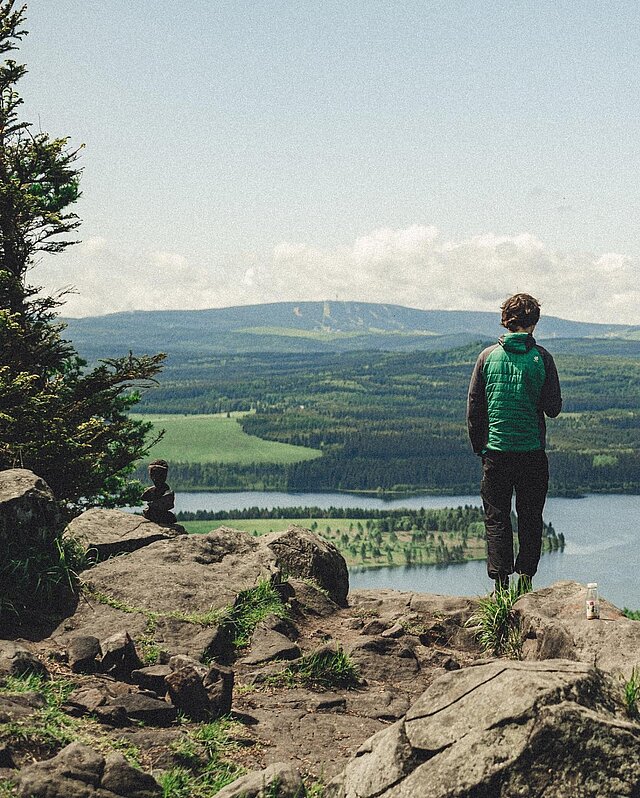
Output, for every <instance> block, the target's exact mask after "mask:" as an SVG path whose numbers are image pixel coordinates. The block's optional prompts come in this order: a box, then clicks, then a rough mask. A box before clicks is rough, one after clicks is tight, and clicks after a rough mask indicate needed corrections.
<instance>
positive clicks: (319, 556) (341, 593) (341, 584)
mask: <svg viewBox="0 0 640 798" xmlns="http://www.w3.org/2000/svg"><path fill="white" fill-rule="evenodd" d="M263 541H264V545H266V546H267V547H268V548H269V549H270V550H271V551H272V552H273V553H274V554H275V556H276V560H277V562H278V565H279V567H280V568H281V569H282V570H283V571H284V572H285V573H286V574H287V575H289V576H294V577H298V578H302V579H304V578H308V579H313V580H314V581H315V582H317V584H318V585H320V587H321V588H322V589H323V590H326V591H327V593H328V594H329V596H331V598H332V599H333V601H335V602H336V604H338V605H339V606H341V607H344V606H346V603H347V593H348V592H349V571H348V570H347V564H346V562H345V560H344V557H343V556H342V555H341V554H340V552H339V551H338V549H337V548H336V547H335V546H334V545H333V544H332V543H329V542H328V541H326V540H323V539H322V538H320V537H318V535H314V534H313V532H310V531H309V530H308V529H304V528H303V527H299V526H290V527H289V529H287V530H286V532H274V533H272V534H270V535H266V536H265V537H264V538H263Z"/></svg>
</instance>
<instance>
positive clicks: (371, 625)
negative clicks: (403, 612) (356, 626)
mask: <svg viewBox="0 0 640 798" xmlns="http://www.w3.org/2000/svg"><path fill="white" fill-rule="evenodd" d="M387 627H388V624H387V623H386V621H383V620H381V619H380V618H372V619H371V620H370V621H367V622H366V623H365V625H364V626H363V627H362V634H363V635H368V636H372V635H379V634H382V633H383V632H386V631H387Z"/></svg>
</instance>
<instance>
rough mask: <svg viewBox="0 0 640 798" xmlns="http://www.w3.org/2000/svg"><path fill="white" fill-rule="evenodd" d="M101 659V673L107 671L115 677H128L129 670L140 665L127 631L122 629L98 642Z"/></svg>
mask: <svg viewBox="0 0 640 798" xmlns="http://www.w3.org/2000/svg"><path fill="white" fill-rule="evenodd" d="M100 650H101V652H102V661H101V663H100V667H101V670H102V672H103V673H109V674H111V675H112V676H115V677H117V678H124V679H126V678H129V677H130V676H131V671H134V670H136V668H140V667H142V662H141V661H140V658H139V657H138V653H137V651H136V647H135V645H134V642H133V640H132V639H131V636H130V635H129V632H127V631H125V630H123V631H120V632H116V633H115V634H114V635H111V637H108V638H107V639H106V640H103V641H102V642H101V643H100Z"/></svg>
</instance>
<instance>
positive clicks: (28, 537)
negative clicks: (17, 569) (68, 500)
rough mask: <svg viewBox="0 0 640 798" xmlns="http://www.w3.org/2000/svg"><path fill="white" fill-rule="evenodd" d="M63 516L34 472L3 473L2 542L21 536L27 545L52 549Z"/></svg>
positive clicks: (0, 494)
mask: <svg viewBox="0 0 640 798" xmlns="http://www.w3.org/2000/svg"><path fill="white" fill-rule="evenodd" d="M59 522H60V515H59V511H58V507H57V505H56V502H55V498H54V495H53V493H52V492H51V489H50V488H49V486H48V485H47V483H46V482H45V481H44V480H43V479H41V478H40V477H38V476H36V475H35V474H34V473H33V472H32V471H27V470H26V469H24V468H11V469H8V470H7V471H0V540H2V539H5V540H8V539H11V538H13V537H16V536H20V539H21V541H23V542H24V543H25V545H26V544H28V543H30V542H32V543H35V544H37V545H43V546H47V545H51V544H52V543H53V541H54V539H55V537H56V535H57V533H58V524H59Z"/></svg>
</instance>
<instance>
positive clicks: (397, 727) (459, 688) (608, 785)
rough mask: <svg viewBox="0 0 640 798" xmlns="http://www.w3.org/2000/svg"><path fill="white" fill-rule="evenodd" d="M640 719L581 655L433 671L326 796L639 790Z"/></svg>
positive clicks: (556, 795) (461, 797) (603, 796)
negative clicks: (417, 696)
mask: <svg viewBox="0 0 640 798" xmlns="http://www.w3.org/2000/svg"><path fill="white" fill-rule="evenodd" d="M639 750H640V725H638V724H637V723H635V722H632V721H631V720H630V719H629V718H628V717H627V716H625V715H624V713H623V711H622V707H621V704H620V700H619V688H618V686H617V684H616V683H615V682H614V680H613V679H612V678H611V677H609V676H606V675H604V674H602V673H601V672H600V671H597V670H596V669H595V668H593V667H590V666H588V665H586V664H583V663H577V662H567V661H563V660H554V661H548V662H539V663H537V662H532V663H519V662H509V661H496V662H491V663H488V664H486V665H479V666H476V667H471V668H465V669H463V670H460V671H456V672H455V673H449V674H446V675H444V676H442V677H440V678H439V679H437V680H436V681H435V682H434V683H433V684H432V685H431V687H430V688H429V689H428V690H427V691H426V692H425V693H424V694H423V695H422V696H421V697H420V699H419V700H418V701H417V702H416V703H415V704H414V705H413V706H412V707H411V708H410V709H409V711H408V712H407V714H406V715H405V717H404V718H403V719H402V720H400V721H398V722H397V723H395V724H393V725H392V726H390V727H389V728H387V729H384V730H383V731H382V732H380V733H379V734H376V735H375V736H374V737H372V738H371V739H370V740H368V741H367V742H366V743H364V744H363V745H362V746H361V747H360V749H359V750H358V752H357V753H356V756H355V757H354V759H353V760H352V761H351V762H350V763H349V764H348V765H347V767H346V768H345V770H344V771H343V772H342V773H341V774H340V775H339V776H337V777H336V778H335V779H334V780H333V781H332V782H331V784H330V785H329V787H328V789H327V791H326V792H327V796H328V798H374V796H375V797H376V798H415V796H423V798H477V796H491V797H492V798H513V796H516V795H517V796H522V798H534V796H535V797H537V796H542V795H544V796H545V798H567V796H569V795H572V796H573V795H575V796H579V795H584V796H586V795H593V796H596V795H597V796H598V797H599V798H614V797H615V798H621V796H629V798H631V796H635V795H637V794H638V791H639V790H640V758H639V757H638V752H639Z"/></svg>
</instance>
